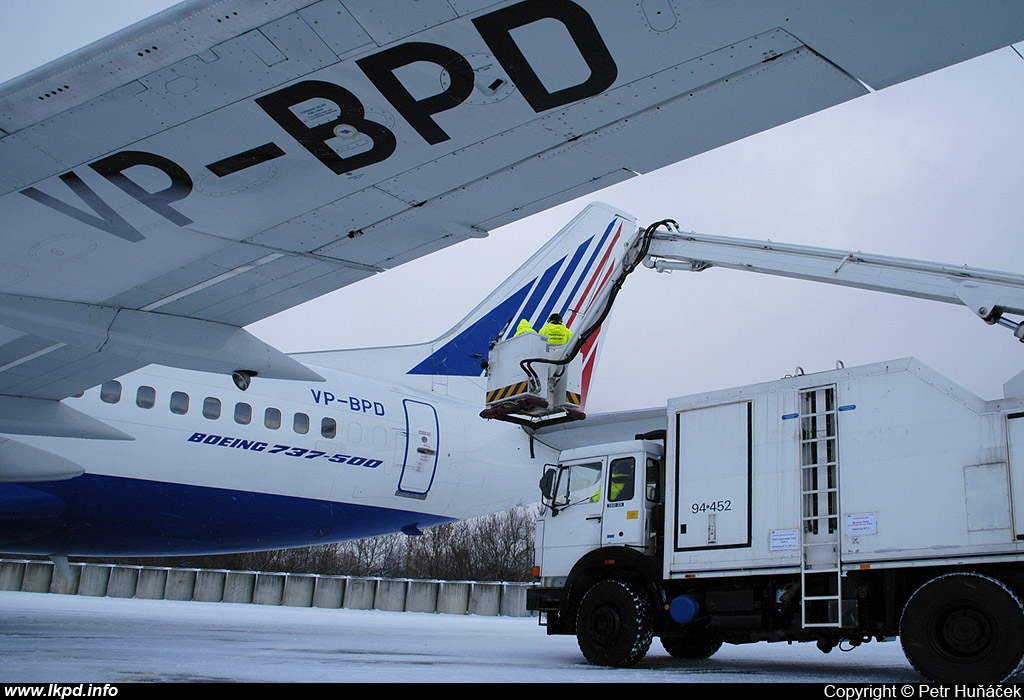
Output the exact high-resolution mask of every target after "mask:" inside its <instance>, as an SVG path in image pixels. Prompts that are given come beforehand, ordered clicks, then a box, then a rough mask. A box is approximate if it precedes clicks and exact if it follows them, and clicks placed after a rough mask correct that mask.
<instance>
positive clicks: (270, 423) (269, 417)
mask: <svg viewBox="0 0 1024 700" xmlns="http://www.w3.org/2000/svg"><path fill="white" fill-rule="evenodd" d="M263 425H265V426H267V427H268V428H270V429H271V430H277V429H278V428H280V427H281V412H280V411H279V410H277V409H276V408H268V409H267V410H266V412H264V414H263Z"/></svg>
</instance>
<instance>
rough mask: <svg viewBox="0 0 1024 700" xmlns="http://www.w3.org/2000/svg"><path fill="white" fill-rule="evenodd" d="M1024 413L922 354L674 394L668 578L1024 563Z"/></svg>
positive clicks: (1013, 402) (670, 428)
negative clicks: (984, 395)
mask: <svg viewBox="0 0 1024 700" xmlns="http://www.w3.org/2000/svg"><path fill="white" fill-rule="evenodd" d="M823 401H824V403H823ZM815 402H817V405H814V404H815ZM1022 410H1024V404H1022V402H1021V400H1020V399H1009V400H1004V401H991V402H989V401H983V400H982V399H980V398H978V397H977V396H974V395H973V394H971V393H969V392H968V391H966V390H964V389H963V388H961V387H960V386H957V385H956V384H954V383H952V382H950V381H949V380H947V379H945V378H943V377H941V376H939V375H938V374H936V373H935V372H934V371H932V370H931V369H929V368H928V367H926V366H924V365H922V364H921V363H920V362H918V361H917V360H914V359H901V360H896V361H893V362H883V363H878V364H872V365H867V366H863V367H856V368H851V369H837V370H834V371H829V372H822V373H817V374H812V375H803V376H794V377H788V378H785V379H781V380H778V381H773V382H767V383H763V384H755V385H752V386H745V387H740V388H736V389H727V390H723V391H715V392H711V393H706V394H700V395H697V396H688V397H682V398H677V399H672V400H671V401H669V403H668V434H667V449H666V451H667V454H668V455H669V474H670V476H669V478H668V479H667V480H666V503H667V504H671V505H670V506H668V507H667V512H668V515H669V520H668V523H669V532H671V533H672V534H671V536H669V537H666V542H667V543H668V544H669V545H670V546H667V547H666V555H665V557H664V578H666V579H671V578H680V577H686V576H693V575H700V576H706V575H718V576H722V575H733V574H736V573H738V572H740V571H743V572H750V571H752V570H768V569H772V570H796V571H799V570H800V569H801V567H806V566H817V567H818V568H822V567H825V568H829V567H832V568H835V567H836V566H841V568H842V569H844V570H848V569H851V568H857V569H864V568H885V567H894V566H907V565H920V564H928V565H936V564H940V563H952V562H960V561H963V560H964V559H966V558H978V557H980V558H985V559H993V558H1007V557H1011V558H1015V557H1018V556H1019V555H1021V554H1022V553H1024V413H1022V412H1021V411H1022ZM815 478H817V479H818V481H817V484H815ZM829 481H831V483H828V482H829Z"/></svg>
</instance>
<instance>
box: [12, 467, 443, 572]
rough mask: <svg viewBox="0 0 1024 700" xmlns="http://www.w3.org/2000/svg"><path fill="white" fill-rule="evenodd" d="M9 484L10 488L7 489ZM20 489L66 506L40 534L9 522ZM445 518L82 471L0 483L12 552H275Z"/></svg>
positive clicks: (26, 523)
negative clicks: (46, 478)
mask: <svg viewBox="0 0 1024 700" xmlns="http://www.w3.org/2000/svg"><path fill="white" fill-rule="evenodd" d="M12 487H17V489H15V488H12ZM25 489H30V490H34V491H35V492H37V493H38V494H39V495H40V496H42V495H43V494H48V495H49V496H50V497H51V498H52V499H58V498H59V499H61V500H63V502H64V504H65V512H64V517H63V519H62V520H61V521H60V522H59V523H58V522H56V521H52V522H51V527H50V528H48V530H49V531H48V532H46V533H45V534H43V533H40V532H39V525H40V524H41V523H40V522H39V520H38V519H31V518H28V519H24V520H22V519H19V518H17V517H12V516H14V511H16V510H17V508H18V507H19V504H20V503H21V502H22V501H23V500H24V497H25ZM451 521H452V518H445V517H441V516H436V515H425V514H422V513H413V512H409V511H404V510H399V509H389V508H378V507H371V506H364V505H356V504H352V503H335V502H331V501H321V500H316V499H311V498H294V497H291V496H280V495H274V494H266V493H253V492H248V491H235V490H230V489H219V488H210V487H204V486H192V485H188V484H171V483H165V482H159V481H146V480H143V479H126V478H121V477H111V476H98V475H93V474H85V475H83V476H79V477H76V478H74V479H68V480H66V481H56V482H47V483H34V484H0V548H2V549H3V551H5V552H10V553H16V554H78V555H122V556H155V555H174V554H216V553H227V552H241V551H255V550H264V549H282V548H286V547H298V546H305V545H313V544H323V543H328V542H338V541H341V540H349V539H358V538H362V537H371V536H374V535H379V534H382V533H390V532H397V531H399V530H400V529H402V528H403V527H408V526H410V525H415V526H416V527H418V528H424V527H429V526H431V525H437V524H439V523H445V522H451Z"/></svg>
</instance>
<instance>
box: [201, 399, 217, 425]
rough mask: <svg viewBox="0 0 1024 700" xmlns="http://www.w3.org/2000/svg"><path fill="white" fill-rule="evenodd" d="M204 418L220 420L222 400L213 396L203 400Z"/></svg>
mask: <svg viewBox="0 0 1024 700" xmlns="http://www.w3.org/2000/svg"><path fill="white" fill-rule="evenodd" d="M203 416H204V417H205V418H209V419H210V420H216V419H218V418H220V399H215V398H214V397H212V396H207V397H206V398H205V399H204V400H203Z"/></svg>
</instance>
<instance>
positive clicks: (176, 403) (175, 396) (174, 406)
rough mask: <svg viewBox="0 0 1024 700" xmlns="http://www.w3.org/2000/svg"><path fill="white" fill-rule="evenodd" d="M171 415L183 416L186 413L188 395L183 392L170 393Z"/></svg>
mask: <svg viewBox="0 0 1024 700" xmlns="http://www.w3.org/2000/svg"><path fill="white" fill-rule="evenodd" d="M171 413H176V414H178V415H179V416H183V415H185V414H186V413H188V394H186V393H185V392H184V391H175V392H172V393H171Z"/></svg>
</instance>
